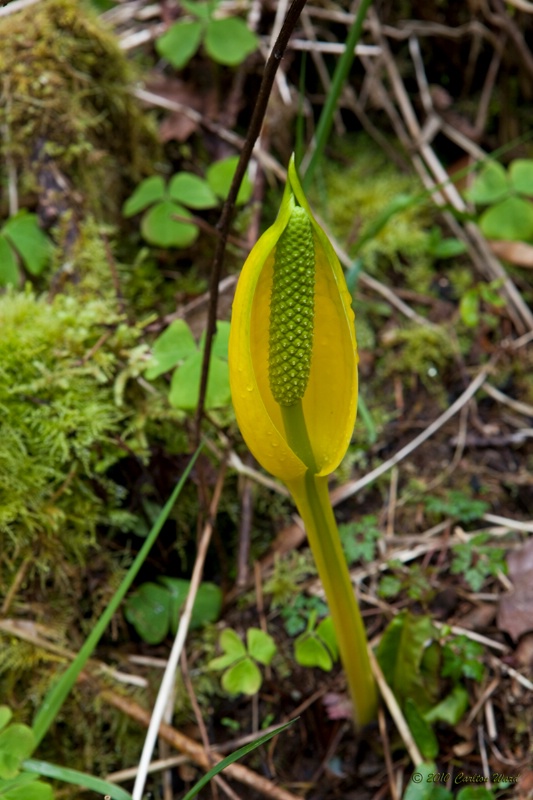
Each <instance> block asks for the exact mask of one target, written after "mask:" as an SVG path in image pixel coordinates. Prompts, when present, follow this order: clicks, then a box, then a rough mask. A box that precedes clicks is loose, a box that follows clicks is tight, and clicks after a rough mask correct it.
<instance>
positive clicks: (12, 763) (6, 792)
mask: <svg viewBox="0 0 533 800" xmlns="http://www.w3.org/2000/svg"><path fill="white" fill-rule="evenodd" d="M12 716H13V714H12V711H11V709H10V708H8V706H0V799H1V800H53V796H54V795H53V792H52V788H51V787H50V786H49V785H48V784H47V783H43V781H40V780H38V777H39V776H38V775H35V774H33V773H29V772H25V771H24V768H23V762H24V761H25V760H26V759H27V758H29V757H30V756H31V754H32V753H33V751H34V749H35V747H36V741H35V736H34V734H33V731H32V729H31V728H30V727H28V725H22V724H21V723H11V724H10V720H11V718H12Z"/></svg>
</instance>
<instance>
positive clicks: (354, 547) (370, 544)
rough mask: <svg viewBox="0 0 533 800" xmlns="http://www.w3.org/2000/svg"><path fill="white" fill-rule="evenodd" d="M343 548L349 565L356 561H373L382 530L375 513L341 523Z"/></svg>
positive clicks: (340, 530)
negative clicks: (354, 520)
mask: <svg viewBox="0 0 533 800" xmlns="http://www.w3.org/2000/svg"><path fill="white" fill-rule="evenodd" d="M339 535H340V537H341V543H342V549H343V550H344V555H345V556H346V561H347V562H348V564H349V565H351V564H353V563H355V562H356V561H359V560H361V561H366V562H369V561H373V560H374V558H375V557H376V551H377V546H378V541H379V539H380V538H381V531H380V529H379V527H378V524H377V517H376V516H375V514H366V515H365V516H364V517H362V518H361V519H360V520H357V521H356V522H348V523H346V524H345V525H339Z"/></svg>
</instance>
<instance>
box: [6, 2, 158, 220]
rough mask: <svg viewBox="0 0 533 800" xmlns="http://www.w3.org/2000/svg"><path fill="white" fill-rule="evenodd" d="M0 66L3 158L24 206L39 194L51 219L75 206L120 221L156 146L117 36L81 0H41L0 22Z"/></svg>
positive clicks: (155, 154) (44, 209)
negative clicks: (12, 168) (122, 209)
mask: <svg viewBox="0 0 533 800" xmlns="http://www.w3.org/2000/svg"><path fill="white" fill-rule="evenodd" d="M0 72H1V73H2V75H3V90H2V91H3V102H2V104H0V126H1V127H2V130H4V132H5V136H4V137H2V143H1V145H0V147H1V149H0V152H1V153H2V158H1V162H2V164H4V165H5V163H6V159H7V160H8V161H10V162H11V163H12V164H13V165H14V166H15V167H16V172H17V175H18V179H19V186H18V188H19V193H20V205H22V206H26V207H28V206H31V205H32V202H33V204H35V203H36V196H37V197H38V198H39V200H40V203H41V206H46V207H41V208H40V209H39V210H40V212H42V213H40V215H41V217H42V218H43V217H44V218H45V219H44V220H43V221H44V222H45V223H46V222H55V221H56V220H55V219H51V220H50V219H48V220H47V219H46V217H47V216H48V217H53V215H54V212H55V213H56V218H58V217H60V216H61V214H62V213H64V212H65V210H66V209H69V208H77V209H78V210H80V211H83V212H84V213H92V214H94V215H95V216H96V218H98V219H103V218H105V219H106V220H107V221H108V222H111V221H113V220H114V219H116V218H117V214H118V212H119V210H120V207H121V204H122V202H123V200H124V199H125V197H126V196H127V195H128V194H129V192H130V191H131V188H132V186H133V185H134V183H135V182H137V181H138V180H139V179H140V178H141V177H143V176H144V175H146V174H148V173H149V172H150V171H151V164H152V162H153V159H154V158H157V154H158V152H159V148H158V144H157V139H156V136H155V132H154V131H153V130H152V128H151V127H150V124H149V122H148V120H147V118H146V116H145V115H144V114H143V113H142V112H141V110H140V108H139V105H138V103H137V101H135V99H134V98H133V96H132V94H131V91H130V90H131V85H132V82H133V79H134V74H133V72H132V67H131V65H130V64H129V63H128V61H127V60H126V58H125V56H124V54H123V53H122V52H121V50H120V48H119V45H118V43H117V41H116V39H115V37H114V36H113V35H112V34H111V33H110V32H108V31H106V30H105V28H104V27H103V26H102V24H101V23H100V22H99V21H98V19H97V18H96V16H95V15H94V14H93V13H92V12H91V11H90V9H88V8H87V7H86V6H85V5H84V4H82V3H80V2H76V0H44V1H43V2H40V3H39V4H38V5H36V6H35V5H32V6H30V7H29V8H27V9H25V10H23V11H20V12H19V13H16V14H13V15H11V16H9V17H8V18H7V19H5V20H4V21H3V22H2V37H1V41H0ZM4 168H5V167H3V166H0V170H2V169H4ZM43 197H44V199H43ZM6 213H7V209H5V208H4V209H2V214H3V215H4V216H5V215H6Z"/></svg>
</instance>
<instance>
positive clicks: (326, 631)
mask: <svg viewBox="0 0 533 800" xmlns="http://www.w3.org/2000/svg"><path fill="white" fill-rule="evenodd" d="M316 618H317V614H316V611H312V612H311V614H310V615H309V622H308V624H307V630H306V631H304V633H302V634H300V636H298V638H297V639H296V641H295V642H294V658H295V659H296V661H297V662H298V664H300V665H301V666H302V667H320V669H322V670H324V672H330V671H331V669H332V668H333V664H334V663H335V661H337V659H338V658H339V649H338V646H337V638H336V636H335V628H334V626H333V620H332V619H331V617H326V618H325V619H323V620H322V621H321V622H319V624H318V625H316Z"/></svg>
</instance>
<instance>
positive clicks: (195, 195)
mask: <svg viewBox="0 0 533 800" xmlns="http://www.w3.org/2000/svg"><path fill="white" fill-rule="evenodd" d="M237 161H238V159H237V157H236V156H230V157H229V158H226V159H223V160H222V161H217V162H215V163H214V164H212V165H211V166H210V167H209V169H208V170H207V174H206V178H205V179H204V178H200V177H199V176H198V175H193V174H192V173H191V172H178V173H177V174H176V175H173V176H172V178H171V179H170V180H169V182H168V184H166V183H165V181H164V180H163V178H162V177H161V176H160V175H153V176H152V177H151V178H146V179H145V180H144V181H142V182H141V183H140V184H139V185H138V186H137V188H136V189H135V191H134V192H133V194H132V195H131V197H129V198H128V199H127V200H126V202H125V203H124V206H123V208H122V213H123V214H124V216H125V217H133V216H135V215H136V214H139V213H140V212H141V211H144V214H143V217H142V220H141V233H142V235H143V237H144V238H145V239H146V241H147V242H148V243H149V244H151V245H154V246H155V247H164V248H167V247H178V248H179V247H189V246H190V245H191V244H193V243H194V242H195V241H196V239H197V238H198V234H199V228H198V225H197V224H196V222H195V221H194V218H193V216H192V214H191V212H190V211H189V209H194V210H198V211H200V210H205V209H209V208H215V207H216V206H218V205H219V203H220V202H221V200H224V199H225V198H226V195H227V193H228V190H229V187H230V185H231V180H232V178H233V174H234V172H235V169H236V168H237ZM251 190H252V187H251V183H250V179H249V178H248V177H246V178H245V180H244V181H243V184H242V186H241V190H240V192H239V194H238V197H237V203H238V204H242V203H246V202H247V201H248V199H249V197H250V194H251Z"/></svg>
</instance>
